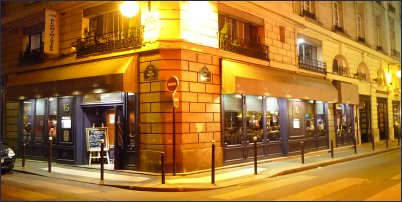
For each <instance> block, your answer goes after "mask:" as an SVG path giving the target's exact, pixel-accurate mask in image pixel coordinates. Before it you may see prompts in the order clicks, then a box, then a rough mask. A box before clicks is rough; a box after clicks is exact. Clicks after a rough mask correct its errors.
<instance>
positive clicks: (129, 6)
mask: <svg viewBox="0 0 402 202" xmlns="http://www.w3.org/2000/svg"><path fill="white" fill-rule="evenodd" d="M138 9H139V6H138V3H137V2H135V1H125V2H124V3H122V4H120V11H121V13H122V14H123V15H124V16H126V17H128V18H131V17H133V16H135V15H136V14H137V13H138Z"/></svg>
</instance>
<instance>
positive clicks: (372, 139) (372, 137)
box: [371, 135, 374, 151]
mask: <svg viewBox="0 0 402 202" xmlns="http://www.w3.org/2000/svg"><path fill="white" fill-rule="evenodd" d="M371 148H372V149H373V151H374V135H371Z"/></svg>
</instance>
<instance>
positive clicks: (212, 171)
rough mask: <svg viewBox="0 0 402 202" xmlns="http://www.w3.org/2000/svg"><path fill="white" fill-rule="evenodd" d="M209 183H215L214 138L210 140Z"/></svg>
mask: <svg viewBox="0 0 402 202" xmlns="http://www.w3.org/2000/svg"><path fill="white" fill-rule="evenodd" d="M211 167H212V168H211V183H212V184H215V140H212V162H211Z"/></svg>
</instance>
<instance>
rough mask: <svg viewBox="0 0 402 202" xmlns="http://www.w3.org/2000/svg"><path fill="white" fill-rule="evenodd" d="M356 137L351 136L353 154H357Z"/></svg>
mask: <svg viewBox="0 0 402 202" xmlns="http://www.w3.org/2000/svg"><path fill="white" fill-rule="evenodd" d="M356 144H357V143H356V137H353V147H354V149H355V154H357V145H356Z"/></svg>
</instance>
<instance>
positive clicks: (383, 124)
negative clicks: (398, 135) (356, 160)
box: [377, 97, 389, 140]
mask: <svg viewBox="0 0 402 202" xmlns="http://www.w3.org/2000/svg"><path fill="white" fill-rule="evenodd" d="M377 119H378V130H379V135H380V140H387V139H389V134H388V101H387V98H381V97H377Z"/></svg>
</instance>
